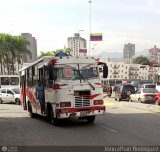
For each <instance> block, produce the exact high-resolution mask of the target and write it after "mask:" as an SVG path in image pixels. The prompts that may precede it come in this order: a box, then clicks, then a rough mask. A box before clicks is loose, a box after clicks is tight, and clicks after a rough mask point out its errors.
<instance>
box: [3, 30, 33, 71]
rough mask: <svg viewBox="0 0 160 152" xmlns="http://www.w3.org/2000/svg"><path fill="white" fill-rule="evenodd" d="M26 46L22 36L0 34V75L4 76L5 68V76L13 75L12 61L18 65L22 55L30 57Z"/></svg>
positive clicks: (26, 42) (26, 43)
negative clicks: (5, 70) (5, 69)
mask: <svg viewBox="0 0 160 152" xmlns="http://www.w3.org/2000/svg"><path fill="white" fill-rule="evenodd" d="M28 44H29V42H28V41H27V40H26V39H25V38H23V37H22V36H12V35H9V34H4V33H0V64H1V74H4V68H7V74H14V68H13V67H14V61H17V62H18V65H19V63H20V60H21V58H22V55H24V54H29V55H30V57H31V52H30V51H29V50H28V49H27V45H28ZM10 65H12V68H11V67H10Z"/></svg>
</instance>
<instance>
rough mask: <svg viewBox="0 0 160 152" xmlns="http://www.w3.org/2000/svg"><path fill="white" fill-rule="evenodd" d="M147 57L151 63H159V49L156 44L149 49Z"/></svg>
mask: <svg viewBox="0 0 160 152" xmlns="http://www.w3.org/2000/svg"><path fill="white" fill-rule="evenodd" d="M149 59H150V61H151V62H152V63H158V64H159V63H160V49H159V48H157V47H156V45H155V46H154V47H153V48H151V49H149Z"/></svg>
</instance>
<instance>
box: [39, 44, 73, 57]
mask: <svg viewBox="0 0 160 152" xmlns="http://www.w3.org/2000/svg"><path fill="white" fill-rule="evenodd" d="M60 52H63V53H65V54H66V55H67V56H71V49H70V48H66V47H65V46H64V49H57V50H55V51H41V52H40V56H39V57H38V58H41V57H44V56H56V54H59V53H60Z"/></svg>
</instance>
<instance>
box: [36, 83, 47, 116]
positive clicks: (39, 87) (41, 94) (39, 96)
mask: <svg viewBox="0 0 160 152" xmlns="http://www.w3.org/2000/svg"><path fill="white" fill-rule="evenodd" d="M37 83H38V85H37V86H36V99H38V100H39V102H40V106H41V113H42V114H44V113H45V100H44V86H43V85H42V84H41V81H39V80H38V81H37Z"/></svg>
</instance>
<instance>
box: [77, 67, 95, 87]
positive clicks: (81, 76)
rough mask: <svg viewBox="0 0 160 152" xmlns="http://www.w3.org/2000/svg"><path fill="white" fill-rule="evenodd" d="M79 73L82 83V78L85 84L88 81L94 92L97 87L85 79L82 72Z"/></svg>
mask: <svg viewBox="0 0 160 152" xmlns="http://www.w3.org/2000/svg"><path fill="white" fill-rule="evenodd" d="M78 72H79V75H80V83H81V78H82V79H83V81H84V82H85V80H86V82H87V83H88V84H89V85H90V86H91V88H92V89H93V90H95V87H94V86H93V85H92V84H91V83H90V81H89V80H87V79H84V77H83V75H82V74H81V72H80V70H79V69H78Z"/></svg>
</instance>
